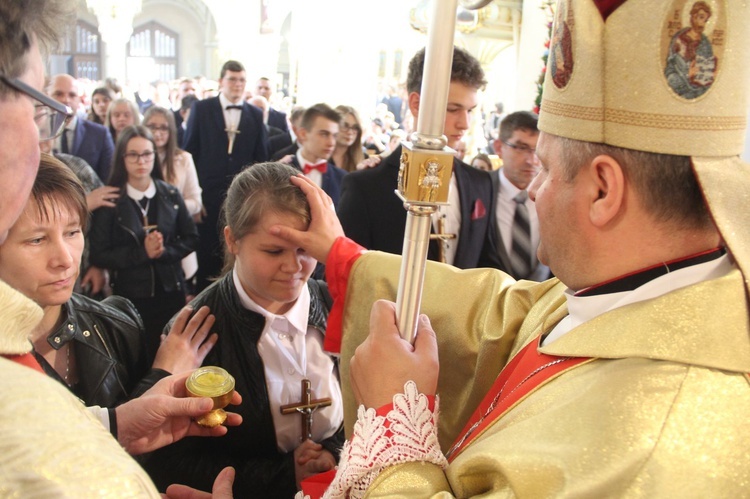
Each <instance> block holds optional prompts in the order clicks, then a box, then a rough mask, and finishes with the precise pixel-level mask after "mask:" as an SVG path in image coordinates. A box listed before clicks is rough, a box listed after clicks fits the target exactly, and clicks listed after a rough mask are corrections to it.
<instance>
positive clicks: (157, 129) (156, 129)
mask: <svg viewBox="0 0 750 499" xmlns="http://www.w3.org/2000/svg"><path fill="white" fill-rule="evenodd" d="M146 128H148V129H149V130H151V132H153V133H156V132H169V126H168V125H146Z"/></svg>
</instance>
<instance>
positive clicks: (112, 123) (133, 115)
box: [104, 99, 141, 143]
mask: <svg viewBox="0 0 750 499" xmlns="http://www.w3.org/2000/svg"><path fill="white" fill-rule="evenodd" d="M140 124H141V114H140V113H139V112H138V106H136V105H135V103H134V102H133V101H131V100H128V99H116V100H113V101H112V102H111V103H110V104H109V108H107V116H106V118H105V119H104V126H106V127H107V128H109V133H110V134H112V140H113V141H114V142H115V143H117V137H118V135H119V134H120V132H121V131H123V130H124V129H125V127H129V126H137V125H140Z"/></svg>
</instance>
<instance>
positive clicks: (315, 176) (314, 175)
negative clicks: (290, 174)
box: [297, 148, 327, 189]
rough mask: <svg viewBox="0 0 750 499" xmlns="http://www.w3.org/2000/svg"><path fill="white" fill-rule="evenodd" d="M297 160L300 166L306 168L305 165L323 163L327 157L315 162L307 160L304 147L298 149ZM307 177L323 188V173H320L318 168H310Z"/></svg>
mask: <svg viewBox="0 0 750 499" xmlns="http://www.w3.org/2000/svg"><path fill="white" fill-rule="evenodd" d="M297 161H298V162H299V167H300V168H304V167H305V165H308V164H310V165H317V164H318V163H322V162H323V161H326V162H327V160H325V159H320V160H318V161H315V162H314V163H311V162H309V161H307V160H306V159H305V158H303V157H302V148H299V149H297ZM305 176H306V177H307V178H309V179H310V180H312V181H313V182H315V185H317V186H318V187H320V188H321V189H322V188H323V174H322V173H320V172H319V171H318V170H310V173H308V174H306V175H305Z"/></svg>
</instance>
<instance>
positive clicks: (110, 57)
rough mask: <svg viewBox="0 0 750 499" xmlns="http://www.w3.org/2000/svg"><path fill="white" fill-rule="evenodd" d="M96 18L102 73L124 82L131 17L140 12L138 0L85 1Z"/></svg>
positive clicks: (139, 0)
mask: <svg viewBox="0 0 750 499" xmlns="http://www.w3.org/2000/svg"><path fill="white" fill-rule="evenodd" d="M86 3H87V5H88V7H89V10H91V11H92V12H93V13H94V14H95V15H96V18H97V20H98V21H99V33H101V37H102V41H103V42H104V43H105V47H104V51H105V53H104V56H105V62H104V68H103V71H102V75H103V76H107V77H112V78H117V79H118V80H119V81H120V82H121V83H125V82H126V81H127V57H128V54H127V45H128V42H129V41H130V35H132V34H133V17H134V16H135V15H136V14H137V13H138V12H140V11H141V0H86Z"/></svg>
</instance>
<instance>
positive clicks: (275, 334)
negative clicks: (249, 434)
mask: <svg viewBox="0 0 750 499" xmlns="http://www.w3.org/2000/svg"><path fill="white" fill-rule="evenodd" d="M232 280H233V282H234V287H235V289H236V290H237V294H238V295H239V297H240V302H241V303H242V306H243V307H245V308H246V309H248V310H252V311H253V312H257V313H259V314H261V315H262V316H263V317H264V318H265V320H266V324H265V326H264V327H263V332H262V333H261V336H260V340H259V341H258V353H259V354H260V356H261V358H262V359H263V368H264V372H265V375H266V386H267V388H268V398H269V403H270V407H271V416H272V417H273V424H274V428H275V429H276V445H277V446H278V448H279V451H280V452H291V451H292V450H294V449H295V448H297V447H298V446H299V444H300V437H301V436H302V430H301V425H300V418H301V417H302V416H300V415H299V414H289V415H283V414H281V410H280V407H281V406H282V405H287V404H297V403H299V402H300V400H301V397H302V380H303V379H308V380H310V384H311V388H312V396H313V399H321V398H326V397H329V398H330V399H331V400H332V402H333V403H332V404H331V405H330V406H328V407H323V408H320V409H318V410H316V411H315V413H314V414H313V424H312V435H313V440H315V441H316V442H321V441H322V440H325V439H326V438H328V437H330V436H331V435H333V434H334V433H336V430H338V428H339V426H341V422H342V421H343V419H344V410H343V405H342V401H341V387H340V385H339V379H338V376H337V374H336V371H335V368H334V363H333V359H332V358H331V357H330V356H329V355H328V354H326V353H325V351H324V350H323V333H322V331H319V330H318V329H316V328H314V327H310V326H309V325H308V323H307V318H308V314H309V310H310V290H309V289H308V288H307V286H304V287H303V288H302V292H301V293H300V295H299V297H298V298H297V301H296V302H294V305H292V307H291V308H290V309H289V310H288V311H287V312H286V313H285V314H283V315H276V314H273V313H271V312H269V311H267V310H266V309H264V308H263V307H261V306H260V305H258V304H257V303H256V302H255V301H254V300H253V299H252V298H250V296H248V294H247V293H246V292H245V290H244V289H243V287H242V283H241V282H240V278H239V276H238V275H237V269H236V268H235V269H233V270H232ZM253 395H255V394H245V396H246V397H248V396H253Z"/></svg>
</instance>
